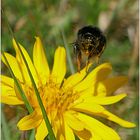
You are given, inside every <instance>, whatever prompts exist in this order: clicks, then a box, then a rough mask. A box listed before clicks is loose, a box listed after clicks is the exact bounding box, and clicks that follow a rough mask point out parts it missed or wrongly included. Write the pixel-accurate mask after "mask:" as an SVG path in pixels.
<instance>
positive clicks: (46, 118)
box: [15, 39, 56, 140]
mask: <svg viewBox="0 0 140 140" xmlns="http://www.w3.org/2000/svg"><path fill="white" fill-rule="evenodd" d="M15 42H16V45H17V46H18V49H19V51H20V53H21V56H22V58H23V61H24V63H25V65H26V68H27V70H28V73H29V76H30V79H31V82H32V85H33V87H34V90H35V94H36V97H37V100H38V103H39V106H40V108H41V111H42V115H43V118H44V120H45V123H46V126H47V128H48V131H49V135H50V138H51V140H56V139H55V135H54V133H53V130H52V126H51V124H50V122H49V118H48V116H47V114H46V110H45V107H44V105H43V103H42V99H41V97H40V94H39V91H38V89H37V86H36V84H35V81H34V78H33V76H32V73H31V71H30V68H29V66H28V63H27V61H26V59H25V56H24V54H23V52H22V50H21V48H20V46H19V44H18V43H17V41H16V39H15Z"/></svg>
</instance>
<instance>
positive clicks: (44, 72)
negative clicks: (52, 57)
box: [33, 37, 50, 84]
mask: <svg viewBox="0 0 140 140" xmlns="http://www.w3.org/2000/svg"><path fill="white" fill-rule="evenodd" d="M33 62H34V65H35V68H36V70H37V72H38V75H39V76H40V80H41V81H42V83H43V84H45V83H46V81H47V78H48V76H49V74H50V70H49V66H48V62H47V58H46V55H45V52H44V48H43V46H42V42H41V40H40V38H39V37H36V42H35V44H34V50H33Z"/></svg>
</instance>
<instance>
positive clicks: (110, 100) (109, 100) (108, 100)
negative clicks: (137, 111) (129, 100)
mask: <svg viewBox="0 0 140 140" xmlns="http://www.w3.org/2000/svg"><path fill="white" fill-rule="evenodd" d="M124 97H126V94H125V93H122V94H119V95H116V96H109V97H98V96H92V97H90V98H86V99H83V100H84V103H85V102H86V103H91V104H92V103H93V104H95V103H96V104H100V105H110V104H114V103H116V102H119V101H120V100H122V99H123V98H124Z"/></svg>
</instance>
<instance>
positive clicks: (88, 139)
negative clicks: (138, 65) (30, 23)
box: [1, 37, 135, 140]
mask: <svg viewBox="0 0 140 140" xmlns="http://www.w3.org/2000/svg"><path fill="white" fill-rule="evenodd" d="M13 44H14V48H15V50H16V57H14V56H12V55H10V54H8V53H5V56H6V58H7V60H8V62H9V64H10V67H11V68H12V70H13V72H14V74H15V76H16V78H17V79H18V81H19V82H20V84H21V85H22V88H23V90H24V92H25V94H26V96H27V99H28V100H29V102H30V104H31V105H32V107H33V109H34V112H33V113H32V114H30V115H27V116H25V117H24V118H22V119H21V120H20V121H19V122H18V124H17V126H18V127H19V129H20V130H29V129H33V128H35V129H36V135H35V137H36V140H43V139H44V138H45V137H46V136H47V135H48V131H47V128H46V125H45V122H44V119H43V116H42V114H41V109H40V107H39V105H38V102H37V98H36V95H35V93H34V89H33V87H32V83H31V81H30V77H29V75H28V71H27V68H26V66H25V64H24V61H23V58H22V57H21V54H20V51H19V50H18V47H17V45H16V43H15V41H14V40H13ZM20 47H21V49H22V52H23V54H24V56H25V58H26V61H27V63H28V65H29V68H30V70H31V73H32V75H33V77H34V80H35V83H36V85H37V88H38V91H39V93H40V96H41V99H42V102H43V104H44V106H45V109H46V112H47V115H48V117H49V120H50V122H51V125H52V128H53V130H54V133H55V136H56V139H57V140H75V136H74V135H77V136H78V137H79V138H80V139H81V140H120V137H119V135H118V134H117V133H116V132H115V131H114V130H113V129H112V128H110V127H109V126H106V125H104V124H103V123H101V122H100V121H98V120H97V119H95V118H94V116H100V117H103V118H106V119H108V120H110V121H113V122H115V123H117V124H119V125H121V126H123V127H127V128H131V127H135V124H133V123H131V122H128V121H125V120H123V119H121V118H119V117H117V116H115V115H114V114H112V113H111V112H109V111H108V110H106V109H105V107H103V106H106V105H110V104H113V103H116V102H118V101H120V100H121V99H123V98H124V97H125V96H126V94H125V93H121V94H119V95H115V96H111V94H112V93H113V92H114V91H115V90H116V89H118V88H119V87H120V86H122V85H124V84H125V83H126V82H127V78H126V77H125V76H118V77H113V78H109V77H108V76H109V74H110V72H111V70H112V67H111V65H110V64H109V63H104V64H101V65H99V66H98V67H96V68H95V69H94V70H92V71H91V72H90V73H89V74H88V75H86V68H84V69H82V70H81V71H80V73H78V72H77V73H75V74H73V75H71V76H70V77H68V78H67V79H64V76H65V74H66V51H65V49H64V48H63V47H58V48H57V49H56V51H55V56H54V64H53V68H52V71H50V69H49V66H48V62H47V59H46V56H45V52H44V50H43V47H42V43H41V40H40V39H39V38H38V37H36V42H35V45H34V49H33V63H32V60H31V59H30V57H29V55H28V53H27V52H26V50H25V49H24V48H23V47H22V46H21V45H20ZM48 53H49V52H48ZM2 60H3V58H2ZM3 62H4V63H5V61H4V60H3ZM1 79H2V82H1V83H2V96H1V97H2V102H3V103H6V104H10V105H20V104H24V103H23V101H22V99H21V97H20V94H19V93H18V91H17V89H16V88H15V86H14V80H13V79H12V78H10V77H7V76H2V78H1Z"/></svg>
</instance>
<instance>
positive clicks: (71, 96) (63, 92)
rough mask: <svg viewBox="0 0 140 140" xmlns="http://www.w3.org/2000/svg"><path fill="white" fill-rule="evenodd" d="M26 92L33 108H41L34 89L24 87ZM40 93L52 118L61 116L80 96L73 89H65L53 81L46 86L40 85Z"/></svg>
mask: <svg viewBox="0 0 140 140" xmlns="http://www.w3.org/2000/svg"><path fill="white" fill-rule="evenodd" d="M24 91H25V93H26V96H27V98H28V100H29V101H30V103H31V105H32V106H33V108H36V107H39V104H38V101H37V98H36V94H35V92H34V89H33V87H31V86H27V85H24ZM38 91H39V93H40V97H41V99H42V102H43V105H44V107H45V109H46V112H47V114H48V115H49V116H50V117H51V118H55V116H61V115H62V114H63V113H64V112H65V111H66V110H68V109H69V108H70V105H71V104H72V103H73V102H74V101H75V100H76V99H77V98H78V94H77V93H76V92H74V91H73V89H72V88H68V89H64V88H63V86H62V87H60V85H58V84H56V83H55V82H53V80H51V79H50V80H49V81H48V82H47V83H46V84H45V85H38Z"/></svg>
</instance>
